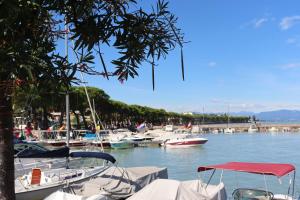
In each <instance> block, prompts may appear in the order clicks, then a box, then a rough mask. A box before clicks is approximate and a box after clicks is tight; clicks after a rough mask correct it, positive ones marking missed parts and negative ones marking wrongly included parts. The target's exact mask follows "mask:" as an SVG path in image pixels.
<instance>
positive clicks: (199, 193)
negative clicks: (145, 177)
mask: <svg viewBox="0 0 300 200" xmlns="http://www.w3.org/2000/svg"><path fill="white" fill-rule="evenodd" d="M141 199H142V200H153V199H155V200H225V199H227V196H226V191H225V187H224V184H223V183H220V184H219V185H209V186H208V187H207V188H206V184H203V183H202V182H201V181H199V180H192V181H183V182H180V181H176V180H166V179H158V180H155V181H153V182H152V183H151V184H149V185H147V186H146V187H145V188H143V189H142V190H140V191H139V192H137V193H136V194H134V195H133V196H131V197H130V198H128V200H141Z"/></svg>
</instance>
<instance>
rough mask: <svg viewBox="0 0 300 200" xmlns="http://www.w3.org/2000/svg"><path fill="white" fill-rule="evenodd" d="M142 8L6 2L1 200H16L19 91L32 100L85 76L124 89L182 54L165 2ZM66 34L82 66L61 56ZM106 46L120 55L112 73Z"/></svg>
mask: <svg viewBox="0 0 300 200" xmlns="http://www.w3.org/2000/svg"><path fill="white" fill-rule="evenodd" d="M138 5H139V4H138V2H136V1H135V0H115V1H108V0H85V1H83V0H66V1H61V0H31V1H27V0H0V30H1V32H0V81H1V82H0V93H1V94H2V96H0V104H1V107H0V136H1V137H0V149H1V154H0V155H1V156H6V157H5V160H0V182H1V184H0V195H1V197H2V198H3V199H9V200H13V199H14V193H13V188H14V187H13V184H14V183H13V180H14V174H13V170H11V169H13V155H12V146H13V144H12V128H13V127H12V101H11V96H12V94H13V89H14V88H16V87H22V89H26V90H27V91H29V92H33V91H34V93H33V94H35V93H37V94H41V93H43V92H45V91H43V90H45V88H47V86H48V85H49V86H50V85H51V87H56V89H58V90H60V89H61V88H64V89H65V90H68V89H69V88H70V86H71V85H72V83H76V82H78V80H77V79H76V76H75V75H76V73H77V72H79V71H81V72H84V73H88V74H94V75H97V74H100V75H104V76H105V77H107V78H108V77H109V76H117V77H118V78H119V80H122V81H123V80H126V79H127V78H129V77H132V78H133V77H135V76H137V75H138V68H139V66H141V64H142V63H146V62H150V64H151V65H152V68H153V69H154V65H155V62H157V60H159V59H160V58H161V57H164V56H166V54H167V53H168V52H169V51H170V50H172V49H174V48H175V46H176V45H179V46H180V47H182V42H183V38H182V34H181V32H180V30H179V29H178V28H177V27H176V24H175V23H176V20H177V19H176V17H174V15H173V14H172V13H170V12H169V11H168V3H167V2H163V1H158V2H157V5H156V6H154V7H153V9H152V10H150V11H145V10H144V9H143V8H136V7H137V6H138ZM65 24H66V25H67V27H68V28H67V29H66V30H64V26H65ZM65 34H68V36H69V37H70V38H71V39H72V40H73V41H74V43H75V45H74V48H73V51H74V53H75V54H76V56H77V60H76V61H68V59H67V57H66V56H65V55H64V53H62V52H60V51H59V50H57V49H56V47H57V45H58V43H59V42H60V41H61V40H62V38H63V37H64V36H65ZM105 45H106V46H109V47H110V48H114V49H117V51H118V54H117V55H116V58H114V59H112V60H111V65H112V67H111V68H110V71H109V70H108V69H107V68H106V64H105V62H104V58H103V54H102V53H103V52H102V49H103V47H104V46H105ZM94 55H98V56H99V58H100V60H101V63H102V65H103V70H99V69H96V68H95V66H93V63H94V62H95V57H94ZM153 79H154V73H153ZM51 82H52V83H55V84H51ZM153 83H154V82H153ZM33 87H36V88H33ZM46 93H47V91H46ZM36 98H40V97H38V96H37V97H36ZM34 99H35V98H34ZM48 99H49V98H48ZM35 100H37V101H39V99H35ZM46 100H47V99H46ZM45 104H46V101H45ZM5 154H6V155H5ZM1 158H2V157H1ZM4 183H5V184H4Z"/></svg>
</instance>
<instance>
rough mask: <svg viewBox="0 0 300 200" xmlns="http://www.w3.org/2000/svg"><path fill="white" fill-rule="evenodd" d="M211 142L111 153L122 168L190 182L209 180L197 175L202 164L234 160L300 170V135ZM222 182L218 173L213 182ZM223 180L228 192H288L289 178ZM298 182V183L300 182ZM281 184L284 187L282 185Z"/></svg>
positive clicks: (231, 176)
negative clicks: (158, 171)
mask: <svg viewBox="0 0 300 200" xmlns="http://www.w3.org/2000/svg"><path fill="white" fill-rule="evenodd" d="M204 137H206V138H207V139H208V142H207V143H206V144H205V145H203V146H201V147H190V148H169V149H168V148H167V149H165V148H158V147H156V148H155V147H148V148H142V147H141V148H134V149H126V150H109V151H108V152H109V153H111V154H112V155H114V156H115V157H116V159H117V161H118V163H119V166H124V167H134V166H159V167H167V168H168V174H169V178H170V179H178V180H190V179H197V178H198V177H199V176H200V178H201V179H203V180H207V179H208V177H209V175H210V172H209V173H201V174H199V173H197V167H198V166H199V165H211V164H220V163H224V162H230V161H244V162H277V163H291V164H294V165H295V166H296V169H299V170H300V134H295V133H290V134H289V133H284V134H281V133H277V134H234V135H224V134H219V135H205V136H204ZM219 180H220V173H219V174H217V173H216V174H215V176H214V179H213V182H214V183H217V182H219ZM223 181H224V182H225V185H226V187H227V190H228V193H229V195H230V193H231V192H232V190H233V189H234V188H236V187H261V188H265V182H266V184H267V187H268V189H270V190H271V191H272V190H273V191H274V190H275V191H276V193H277V192H280V193H286V191H287V189H288V181H289V177H287V178H282V180H281V181H278V179H277V178H275V177H271V176H267V177H266V181H264V176H261V175H254V174H245V173H237V172H224V174H223ZM297 181H298V183H297ZM280 183H281V184H280ZM295 189H296V193H297V196H298V195H299V194H300V173H299V172H298V174H297V173H296V188H295Z"/></svg>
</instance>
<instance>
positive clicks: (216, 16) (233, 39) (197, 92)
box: [85, 0, 300, 112]
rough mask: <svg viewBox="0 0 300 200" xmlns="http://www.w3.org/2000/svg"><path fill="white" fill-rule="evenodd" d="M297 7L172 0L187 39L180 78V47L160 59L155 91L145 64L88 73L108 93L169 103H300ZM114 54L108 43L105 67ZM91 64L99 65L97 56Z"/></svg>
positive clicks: (247, 106) (279, 1)
mask: <svg viewBox="0 0 300 200" xmlns="http://www.w3.org/2000/svg"><path fill="white" fill-rule="evenodd" d="M151 3H152V4H154V3H155V1H146V0H144V1H142V4H143V5H144V6H149V5H150V4H151ZM299 8H300V1H299V0H251V1H250V0H248V1H246V0H226V1H220V0H185V1H184V0H171V1H170V10H171V11H172V12H173V13H174V14H175V15H176V16H178V27H180V28H181V29H182V31H183V32H184V34H185V40H186V41H190V42H189V43H187V44H185V46H184V62H185V77H186V79H185V81H182V79H181V66H180V49H178V48H177V49H175V50H174V51H172V52H170V54H169V55H168V56H167V58H166V59H165V60H161V61H160V62H159V63H158V66H157V68H156V71H155V73H156V89H155V91H152V82H151V66H150V65H149V64H144V65H142V66H141V67H140V69H139V71H138V72H139V77H137V78H135V79H130V80H128V81H127V82H124V83H123V84H121V83H120V82H119V81H117V80H116V79H110V80H106V79H104V78H103V77H99V76H93V77H92V76H86V77H85V79H86V81H87V82H88V85H90V86H95V87H98V88H101V89H103V90H104V91H105V92H106V93H108V94H109V95H110V97H111V98H112V99H115V100H119V101H123V102H125V103H128V104H139V105H145V106H150V107H155V108H163V109H166V110H167V111H176V112H190V111H198V112H202V110H203V108H204V112H227V111H228V108H229V110H230V112H239V111H253V112H261V111H269V110H276V109H300V9H299ZM112 58H113V51H110V50H106V51H105V52H104V59H105V60H106V63H107V65H108V68H109V69H113V66H111V65H110V63H109V61H110V59H112ZM95 67H96V69H99V70H102V68H101V64H100V63H99V62H98V61H97V62H96V63H95Z"/></svg>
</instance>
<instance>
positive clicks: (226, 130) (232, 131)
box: [223, 127, 235, 134]
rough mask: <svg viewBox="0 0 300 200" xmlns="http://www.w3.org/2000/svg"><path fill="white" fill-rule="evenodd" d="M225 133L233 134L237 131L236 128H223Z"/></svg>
mask: <svg viewBox="0 0 300 200" xmlns="http://www.w3.org/2000/svg"><path fill="white" fill-rule="evenodd" d="M223 132H224V134H233V133H234V132H235V129H234V128H229V127H227V128H224V130H223Z"/></svg>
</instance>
